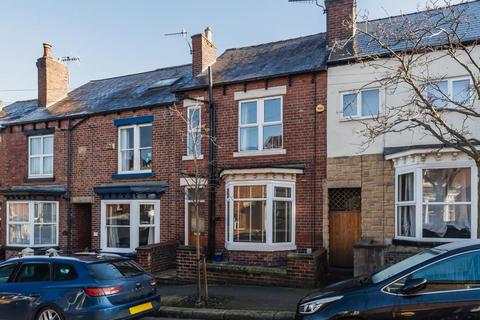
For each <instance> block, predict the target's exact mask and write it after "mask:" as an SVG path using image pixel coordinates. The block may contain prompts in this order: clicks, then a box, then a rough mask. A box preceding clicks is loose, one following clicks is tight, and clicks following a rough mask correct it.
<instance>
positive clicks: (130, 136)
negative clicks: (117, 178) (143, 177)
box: [118, 124, 152, 173]
mask: <svg viewBox="0 0 480 320" xmlns="http://www.w3.org/2000/svg"><path fill="white" fill-rule="evenodd" d="M119 146H120V147H119V148H118V151H119V152H118V163H119V170H118V171H119V173H132V172H151V171H152V125H151V124H142V125H132V126H125V127H120V128H119Z"/></svg>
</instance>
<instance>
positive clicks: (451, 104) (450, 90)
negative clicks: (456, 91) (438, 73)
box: [425, 76, 476, 110]
mask: <svg viewBox="0 0 480 320" xmlns="http://www.w3.org/2000/svg"><path fill="white" fill-rule="evenodd" d="M463 80H468V82H469V85H470V86H472V85H473V81H472V78H471V77H469V76H461V77H453V78H445V79H440V80H438V81H432V82H431V83H429V84H427V87H426V89H425V93H426V96H427V99H429V98H430V96H429V92H428V86H429V85H432V84H433V83H438V82H444V81H446V82H447V88H448V95H445V96H447V97H448V99H449V100H452V101H453V83H454V82H455V81H463ZM472 91H473V90H472ZM441 93H442V95H444V93H443V92H441ZM475 96H476V94H475V92H473V94H472V96H471V97H470V99H471V101H470V102H471V103H473V102H474V101H475V99H476V98H475ZM452 101H446V105H445V106H444V107H441V108H438V107H435V106H434V107H435V109H437V110H442V109H448V108H450V109H453V108H458V106H457V105H456V104H455V103H454V102H452Z"/></svg>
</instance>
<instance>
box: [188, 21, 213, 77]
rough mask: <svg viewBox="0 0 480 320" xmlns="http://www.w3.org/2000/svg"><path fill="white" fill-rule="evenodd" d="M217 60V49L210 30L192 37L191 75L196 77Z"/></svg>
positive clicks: (208, 28) (207, 29)
mask: <svg viewBox="0 0 480 320" xmlns="http://www.w3.org/2000/svg"><path fill="white" fill-rule="evenodd" d="M216 60H217V48H216V47H215V45H214V44H213V40H212V29H211V28H210V27H207V28H206V29H205V31H204V32H203V33H200V34H196V35H193V36H192V73H193V76H194V77H195V76H198V75H199V74H200V73H202V72H203V71H205V70H206V69H207V68H208V67H209V66H211V65H212V64H213V63H215V61H216Z"/></svg>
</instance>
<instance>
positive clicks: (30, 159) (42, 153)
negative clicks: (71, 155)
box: [28, 134, 55, 179]
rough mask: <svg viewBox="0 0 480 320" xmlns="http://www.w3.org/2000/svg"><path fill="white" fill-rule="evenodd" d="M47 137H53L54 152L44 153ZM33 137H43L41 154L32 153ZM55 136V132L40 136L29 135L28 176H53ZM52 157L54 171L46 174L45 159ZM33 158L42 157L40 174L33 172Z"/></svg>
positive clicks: (36, 177) (39, 177) (35, 177)
mask: <svg viewBox="0 0 480 320" xmlns="http://www.w3.org/2000/svg"><path fill="white" fill-rule="evenodd" d="M45 138H52V153H44V150H43V141H44V139H45ZM33 139H41V148H42V151H41V153H40V154H39V155H31V153H30V151H31V149H32V140H33ZM54 151H55V138H54V135H53V134H46V135H39V136H30V137H28V178H29V179H41V178H53V172H54V167H55V161H54V160H55V157H54V153H55V152H54ZM47 157H51V158H52V173H49V174H45V173H44V170H43V159H44V158H47ZM32 158H39V159H40V173H39V174H32V170H31V167H32Z"/></svg>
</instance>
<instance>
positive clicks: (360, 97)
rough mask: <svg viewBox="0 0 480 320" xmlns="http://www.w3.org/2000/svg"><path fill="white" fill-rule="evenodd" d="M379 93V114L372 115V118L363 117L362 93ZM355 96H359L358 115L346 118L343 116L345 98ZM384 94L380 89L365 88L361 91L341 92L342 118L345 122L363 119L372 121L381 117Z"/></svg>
mask: <svg viewBox="0 0 480 320" xmlns="http://www.w3.org/2000/svg"><path fill="white" fill-rule="evenodd" d="M374 90H377V91H378V114H376V115H371V116H362V93H363V92H365V91H374ZM350 94H355V95H357V114H356V115H355V116H345V115H344V114H343V110H344V106H343V98H344V96H346V95H350ZM382 106H383V94H382V90H381V88H379V87H374V88H364V89H361V90H350V91H342V92H340V118H341V120H343V121H348V120H362V119H372V118H375V117H379V116H380V115H382V113H383V108H382Z"/></svg>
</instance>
